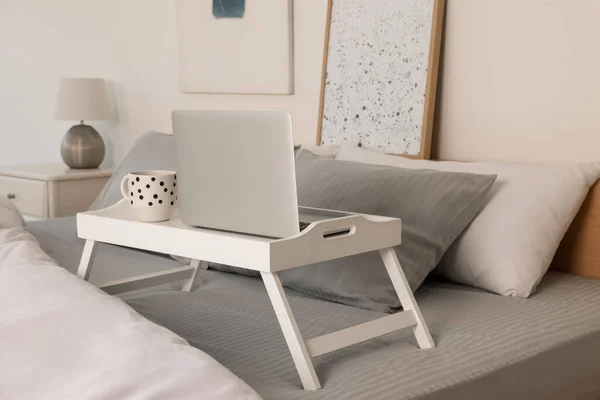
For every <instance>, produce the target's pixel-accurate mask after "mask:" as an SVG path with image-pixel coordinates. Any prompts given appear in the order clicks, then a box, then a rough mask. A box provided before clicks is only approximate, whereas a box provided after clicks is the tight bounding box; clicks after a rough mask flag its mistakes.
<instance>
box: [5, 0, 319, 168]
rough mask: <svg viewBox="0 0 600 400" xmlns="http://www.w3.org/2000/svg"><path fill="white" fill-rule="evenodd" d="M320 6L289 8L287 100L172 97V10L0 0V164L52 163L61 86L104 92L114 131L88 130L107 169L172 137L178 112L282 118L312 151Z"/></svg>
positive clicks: (136, 0)
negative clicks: (286, 116)
mask: <svg viewBox="0 0 600 400" xmlns="http://www.w3.org/2000/svg"><path fill="white" fill-rule="evenodd" d="M204 1H209V0H204ZM326 5H327V2H326V0H296V1H295V6H294V23H295V26H294V35H295V40H294V47H295V94H294V95H292V96H248V95H202V94H195V95H189V94H183V93H180V92H179V91H178V89H177V71H176V67H177V60H176V54H177V46H176V39H175V7H174V1H173V0H102V1H96V0H52V1H48V0H0V123H1V125H0V129H1V130H0V164H14V163H28V162H41V161H60V140H61V138H62V136H63V134H64V132H65V131H66V130H67V129H68V128H69V126H70V125H71V124H70V123H65V122H57V121H53V120H52V115H53V110H54V102H55V96H56V86H57V80H58V78H59V77H61V76H100V77H105V78H106V79H107V80H108V81H110V82H111V88H110V89H111V91H112V92H113V95H114V98H115V106H116V108H117V111H118V121H116V122H115V123H111V124H109V123H106V122H100V123H93V125H94V126H95V127H96V128H97V129H98V131H100V132H101V133H102V134H103V136H104V137H105V139H106V142H107V147H109V151H110V152H111V154H112V156H111V158H112V159H108V160H107V163H109V164H110V163H111V162H112V161H118V160H120V159H121V157H122V155H123V153H124V151H126V149H128V148H129V146H130V145H131V144H132V143H133V142H134V141H135V139H136V138H137V137H138V136H139V135H141V134H142V133H144V132H146V131H149V130H158V131H163V132H171V120H170V112H171V110H173V109H177V108H190V109H191V108H203V109H273V110H288V111H290V112H291V113H292V115H293V118H294V125H295V126H294V128H295V135H296V142H298V143H310V144H314V142H315V134H316V129H317V113H318V103H319V94H320V93H319V92H320V88H319V85H320V80H321V66H322V55H323V43H324V26H325V19H326V10H327V8H326Z"/></svg>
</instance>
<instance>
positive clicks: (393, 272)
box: [379, 247, 435, 349]
mask: <svg viewBox="0 0 600 400" xmlns="http://www.w3.org/2000/svg"><path fill="white" fill-rule="evenodd" d="M379 254H380V255H381V259H382V260H383V263H384V264H385V268H386V269H387V272H388V274H389V275H390V279H391V280H392V284H393V285H394V289H396V293H397V294H398V298H399V299H400V303H401V304H402V308H404V311H409V310H411V311H412V312H413V313H414V315H415V319H416V321H417V324H416V325H415V326H414V328H413V332H414V334H415V338H416V339H417V343H418V344H419V347H420V348H422V349H430V348H432V347H435V343H434V342H433V338H432V337H431V334H430V333H429V329H428V328H427V324H426V323H425V319H424V318H423V315H422V314H421V310H420V309H419V306H418V305H417V301H416V300H415V296H414V295H413V292H412V290H411V289H410V286H409V284H408V281H407V280H406V275H404V271H403V270H402V267H401V266H400V261H399V260H398V256H396V252H395V251H394V249H393V248H392V247H389V248H387V249H381V250H379Z"/></svg>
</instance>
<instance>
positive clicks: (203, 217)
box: [172, 111, 347, 238]
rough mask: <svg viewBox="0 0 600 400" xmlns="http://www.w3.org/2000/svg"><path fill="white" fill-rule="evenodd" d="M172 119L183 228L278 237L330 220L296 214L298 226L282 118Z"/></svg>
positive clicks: (229, 114) (206, 114) (264, 114)
mask: <svg viewBox="0 0 600 400" xmlns="http://www.w3.org/2000/svg"><path fill="white" fill-rule="evenodd" d="M172 119H173V134H174V135H175V143H176V154H177V164H178V166H177V183H178V189H179V191H178V197H179V208H180V213H181V220H182V221H183V222H184V223H185V224H186V225H190V226H194V227H203V228H211V229H219V230H225V231H231V232H239V233H245V234H252V235H259V236H266V237H273V238H284V237H289V236H293V235H295V234H297V233H299V232H300V230H301V229H303V228H304V227H306V226H307V225H308V224H310V223H311V222H314V221H316V220H319V219H328V218H331V217H332V215H331V214H330V215H327V216H322V215H318V213H315V214H304V213H303V215H302V223H300V220H301V218H300V215H299V213H298V197H297V193H296V170H295V161H294V139H293V133H292V118H291V116H290V114H289V113H287V112H281V111H173V113H172ZM340 215H347V214H342V213H340Z"/></svg>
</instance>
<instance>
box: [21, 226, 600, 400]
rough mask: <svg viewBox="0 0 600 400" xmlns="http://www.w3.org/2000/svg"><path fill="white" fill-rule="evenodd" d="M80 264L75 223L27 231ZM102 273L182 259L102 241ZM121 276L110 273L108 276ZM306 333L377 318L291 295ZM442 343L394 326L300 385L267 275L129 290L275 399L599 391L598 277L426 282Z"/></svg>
mask: <svg viewBox="0 0 600 400" xmlns="http://www.w3.org/2000/svg"><path fill="white" fill-rule="evenodd" d="M28 229H29V230H30V231H31V232H32V233H33V234H34V235H35V236H36V237H37V238H38V240H39V241H40V242H41V244H42V247H43V248H44V249H46V250H47V251H48V252H49V254H50V255H51V256H53V257H57V258H58V259H60V263H61V264H62V265H65V266H66V267H67V268H71V269H74V268H76V265H77V262H78V260H79V256H80V254H81V249H82V248H83V242H82V241H79V240H78V239H77V238H76V237H75V224H74V219H73V218H66V219H61V220H50V221H41V222H36V223H32V224H30V225H29V228H28ZM96 262H97V263H98V264H97V267H96V269H95V270H94V271H101V270H105V271H106V270H108V269H109V268H112V269H113V271H119V270H121V271H131V270H133V269H138V268H141V269H143V268H145V267H147V268H160V267H162V268H168V267H170V266H173V265H176V264H174V262H173V261H172V260H170V259H168V258H166V257H164V256H158V255H154V254H150V253H145V252H140V251H137V250H131V249H124V248H120V247H116V246H110V245H105V246H101V247H100V248H99V249H98V253H97V258H96ZM110 278H113V277H110ZM288 297H289V300H290V304H291V307H292V310H293V311H294V314H295V316H296V318H297V321H298V325H299V327H300V330H301V331H302V334H303V335H304V337H305V338H311V337H314V336H317V335H321V334H325V333H328V332H331V331H334V330H337V329H340V328H343V327H346V326H349V325H353V324H356V323H360V322H364V321H368V320H371V319H374V318H376V317H378V316H380V314H377V313H374V312H371V311H367V310H362V309H358V308H353V307H348V306H345V305H341V304H336V303H331V302H327V301H323V300H320V299H316V298H313V297H310V296H307V295H304V294H302V293H299V292H295V291H292V290H290V291H288ZM416 297H417V301H418V302H419V305H420V307H421V310H422V312H423V314H424V317H425V318H426V320H427V322H428V326H429V328H430V330H431V332H432V335H433V337H434V339H435V341H436V344H437V347H436V348H435V349H431V350H419V349H418V348H417V346H416V343H415V341H414V339H413V338H412V335H410V334H409V333H408V332H397V333H393V334H389V335H386V336H383V337H381V338H378V339H375V340H371V341H368V342H365V343H362V344H358V345H355V346H351V347H349V348H345V349H343V350H340V351H337V352H334V353H331V354H328V355H324V356H321V357H318V358H316V359H315V368H316V371H317V373H318V374H319V377H320V379H321V383H322V384H323V389H321V390H319V391H312V392H311V391H303V390H302V389H301V384H300V380H299V378H298V375H297V373H296V369H295V368H294V365H293V362H292V359H291V357H290V355H289V352H288V350H287V347H286V344H285V341H284V338H283V335H282V334H281V331H280V329H279V326H278V324H277V320H276V317H275V315H274V313H273V310H272V307H271V304H270V302H269V300H268V296H267V294H266V292H265V290H264V287H263V285H262V282H261V280H260V279H256V278H250V277H244V276H240V275H234V274H228V273H223V272H217V271H211V270H208V271H201V272H200V279H199V281H198V283H197V285H196V286H195V287H194V288H193V290H192V292H191V293H184V292H180V291H178V288H177V287H176V286H172V287H170V286H166V287H157V288H150V289H145V290H142V291H137V292H131V293H128V294H125V295H123V296H122V298H123V300H125V301H126V302H127V303H128V304H129V305H131V306H132V307H133V308H134V309H136V310H137V311H138V312H140V313H141V314H142V315H144V316H146V317H147V318H148V319H150V320H152V321H154V322H156V323H158V324H160V325H162V326H165V327H167V328H169V329H170V330H172V331H174V332H176V333H177V334H179V335H181V336H182V337H184V338H185V339H186V340H188V341H189V342H190V343H191V344H192V345H193V346H195V347H197V348H199V349H201V350H203V351H205V352H207V353H208V354H209V355H211V356H213V357H214V358H216V359H217V360H218V361H219V362H220V363H222V364H223V365H225V366H226V367H227V368H229V369H230V370H231V371H232V372H234V373H235V374H236V375H238V376H239V377H241V378H242V379H243V380H244V381H245V382H247V383H248V384H250V385H251V386H252V387H253V388H254V389H255V390H257V391H258V393H259V394H261V395H262V396H263V397H264V398H266V399H368V400H375V399H419V400H441V399H444V400H453V399H506V398H510V399H545V400H548V399H550V400H552V399H557V400H558V399H561V400H562V399H590V400H591V399H594V400H597V399H598V398H600V380H599V379H598V377H599V376H600V281H594V280H590V279H585V278H580V277H577V276H574V275H569V274H563V273H558V272H549V273H548V274H547V275H546V277H545V278H544V279H543V281H542V283H541V284H540V286H539V288H538V291H537V293H536V294H535V295H533V296H532V297H531V298H529V299H522V298H507V297H501V296H498V295H495V294H490V293H487V292H484V291H482V290H478V289H473V288H469V287H466V286H462V285H455V284H450V283H444V282H435V281H428V282H426V283H425V285H424V286H423V287H422V288H421V289H420V290H419V291H418V292H417V293H416Z"/></svg>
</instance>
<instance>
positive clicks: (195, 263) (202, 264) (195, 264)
mask: <svg viewBox="0 0 600 400" xmlns="http://www.w3.org/2000/svg"><path fill="white" fill-rule="evenodd" d="M190 266H191V267H195V268H196V269H195V270H194V273H193V274H192V276H191V278H190V279H189V280H188V281H187V282H186V283H184V284H183V287H182V288H181V290H182V291H184V292H189V291H190V290H192V286H193V285H194V282H196V277H197V276H198V270H199V269H206V268H208V263H207V262H206V261H200V260H194V259H192V261H191V262H190Z"/></svg>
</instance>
